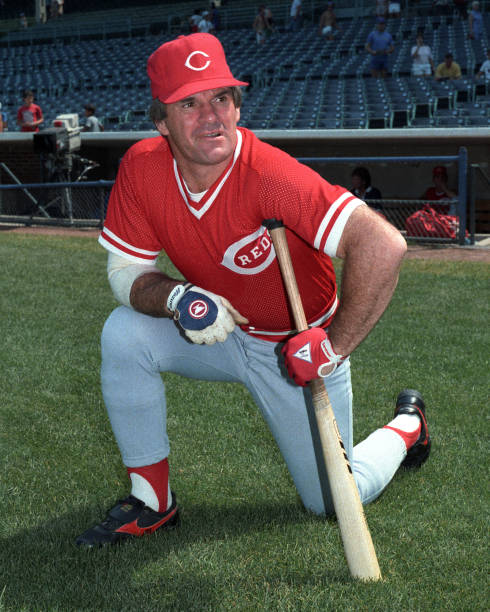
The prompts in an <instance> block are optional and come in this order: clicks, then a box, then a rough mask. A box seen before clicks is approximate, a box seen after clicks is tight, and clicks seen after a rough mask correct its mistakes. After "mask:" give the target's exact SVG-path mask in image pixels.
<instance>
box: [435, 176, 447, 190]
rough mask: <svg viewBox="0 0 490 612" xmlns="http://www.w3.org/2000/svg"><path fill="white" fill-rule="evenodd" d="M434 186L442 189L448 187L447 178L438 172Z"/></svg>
mask: <svg viewBox="0 0 490 612" xmlns="http://www.w3.org/2000/svg"><path fill="white" fill-rule="evenodd" d="M433 182H434V186H435V187H436V188H437V187H442V186H445V185H446V176H445V175H444V174H442V172H436V173H435V174H434V176H433Z"/></svg>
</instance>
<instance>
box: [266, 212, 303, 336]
mask: <svg viewBox="0 0 490 612" xmlns="http://www.w3.org/2000/svg"><path fill="white" fill-rule="evenodd" d="M262 225H265V227H266V228H267V229H268V230H269V234H270V237H271V239H272V243H273V244H274V249H275V251H276V255H277V260H278V262H279V268H280V269H281V275H282V277H283V279H284V284H285V287H286V292H287V294H288V298H289V304H290V306H291V310H292V312H293V317H294V323H295V325H296V329H297V330H298V331H305V330H306V329H308V322H307V321H306V316H305V311H304V309H303V304H302V302H301V296H300V294H299V289H298V283H297V282H296V276H295V274H294V268H293V264H292V261H291V257H290V255H289V247H288V241H287V238H286V231H285V227H284V224H283V222H282V221H278V220H277V219H266V220H265V221H263V223H262Z"/></svg>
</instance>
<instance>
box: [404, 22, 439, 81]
mask: <svg viewBox="0 0 490 612" xmlns="http://www.w3.org/2000/svg"><path fill="white" fill-rule="evenodd" d="M410 55H411V57H412V74H413V75H414V76H431V74H432V73H433V72H434V60H433V59H432V51H431V48H430V47H429V45H426V44H425V43H424V35H423V34H422V32H419V33H418V34H417V44H416V45H414V46H413V47H412V51H411V53H410Z"/></svg>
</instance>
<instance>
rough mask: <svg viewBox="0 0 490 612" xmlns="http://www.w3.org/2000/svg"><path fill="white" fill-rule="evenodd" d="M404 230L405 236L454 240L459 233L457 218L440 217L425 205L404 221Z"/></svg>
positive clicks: (439, 214) (451, 216) (440, 215)
mask: <svg viewBox="0 0 490 612" xmlns="http://www.w3.org/2000/svg"><path fill="white" fill-rule="evenodd" d="M405 229H406V231H407V236H420V237H424V238H451V239H453V240H454V239H455V238H456V237H457V236H458V232H459V218H458V217H455V216H454V215H442V214H441V213H438V212H437V211H435V210H434V209H433V208H432V207H431V206H429V205H428V204H425V206H424V207H423V208H422V209H421V210H417V212H414V213H413V215H410V217H408V218H407V219H406V221H405ZM466 233H468V232H466Z"/></svg>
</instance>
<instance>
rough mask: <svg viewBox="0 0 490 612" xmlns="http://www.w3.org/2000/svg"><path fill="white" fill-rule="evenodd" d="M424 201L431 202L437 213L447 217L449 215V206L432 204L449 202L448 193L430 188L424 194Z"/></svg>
mask: <svg viewBox="0 0 490 612" xmlns="http://www.w3.org/2000/svg"><path fill="white" fill-rule="evenodd" d="M422 199H424V200H430V201H431V206H432V208H433V209H434V210H436V211H437V212H439V213H441V214H443V215H447V214H448V213H449V209H450V206H449V204H442V203H439V204H432V202H440V201H441V200H449V198H448V197H447V195H446V193H445V192H444V191H437V189H436V188H435V187H429V188H428V189H427V191H426V192H425V193H424V196H423V198H422Z"/></svg>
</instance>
